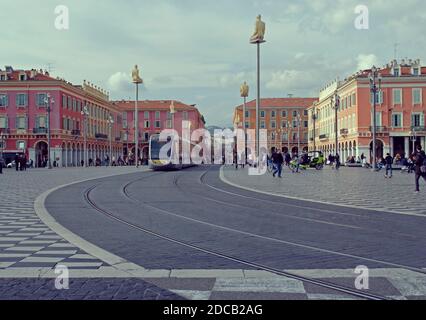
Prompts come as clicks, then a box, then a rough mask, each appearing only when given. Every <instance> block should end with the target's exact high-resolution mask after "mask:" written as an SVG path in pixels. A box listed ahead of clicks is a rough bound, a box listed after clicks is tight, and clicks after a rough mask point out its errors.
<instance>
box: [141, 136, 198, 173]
mask: <svg viewBox="0 0 426 320" xmlns="http://www.w3.org/2000/svg"><path fill="white" fill-rule="evenodd" d="M182 142H183V140H182V139H181V138H179V140H177V139H176V140H173V141H172V138H171V137H168V139H167V141H160V135H159V134H154V135H152V136H151V137H150V139H149V161H148V164H149V168H150V169H152V170H155V171H161V170H163V171H167V170H181V169H183V168H188V167H192V166H194V165H195V164H193V163H192V161H191V162H190V163H185V164H184V163H182V162H183V161H182V159H183V157H182V150H183V148H182ZM168 143H171V147H170V149H169V150H168V152H167V155H166V157H163V158H161V156H160V150H161V149H162V148H163V147H164V146H165V145H166V144H168ZM189 145H190V152H192V149H193V148H194V146H195V144H194V143H189ZM176 152H177V153H178V154H176ZM173 159H178V161H175V163H173V161H172V160H173Z"/></svg>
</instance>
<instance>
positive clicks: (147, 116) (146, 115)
mask: <svg viewBox="0 0 426 320" xmlns="http://www.w3.org/2000/svg"><path fill="white" fill-rule="evenodd" d="M143 117H144V119H149V111H145V112H144V113H143Z"/></svg>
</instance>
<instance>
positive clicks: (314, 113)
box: [312, 109, 317, 151]
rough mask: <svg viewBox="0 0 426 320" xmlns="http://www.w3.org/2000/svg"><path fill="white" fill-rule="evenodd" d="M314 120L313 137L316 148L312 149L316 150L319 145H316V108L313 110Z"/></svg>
mask: <svg viewBox="0 0 426 320" xmlns="http://www.w3.org/2000/svg"><path fill="white" fill-rule="evenodd" d="M312 120H313V122H314V132H313V134H314V137H313V140H314V150H312V151H316V150H317V147H316V141H315V138H316V127H315V126H316V121H317V116H316V112H315V109H313V110H312Z"/></svg>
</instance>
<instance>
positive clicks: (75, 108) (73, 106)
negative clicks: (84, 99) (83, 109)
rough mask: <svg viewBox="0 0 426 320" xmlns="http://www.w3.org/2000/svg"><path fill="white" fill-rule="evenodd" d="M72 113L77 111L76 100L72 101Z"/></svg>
mask: <svg viewBox="0 0 426 320" xmlns="http://www.w3.org/2000/svg"><path fill="white" fill-rule="evenodd" d="M72 111H74V112H75V111H77V101H75V99H74V98H73V99H72Z"/></svg>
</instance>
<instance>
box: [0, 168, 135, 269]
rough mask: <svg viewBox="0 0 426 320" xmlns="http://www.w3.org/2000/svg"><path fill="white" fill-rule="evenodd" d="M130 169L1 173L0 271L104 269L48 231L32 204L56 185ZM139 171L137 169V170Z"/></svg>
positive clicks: (131, 170)
mask: <svg viewBox="0 0 426 320" xmlns="http://www.w3.org/2000/svg"><path fill="white" fill-rule="evenodd" d="M135 170H136V169H134V168H70V169H54V170H47V169H34V170H28V171H25V172H16V171H14V170H4V171H3V172H4V174H3V175H0V270H4V269H10V268H14V269H16V268H18V269H19V268H54V267H55V266H56V265H57V264H62V265H66V266H67V267H69V268H70V269H89V270H96V269H99V268H100V267H102V266H104V263H103V262H102V261H100V260H98V259H97V258H95V257H93V256H91V255H88V254H87V253H86V252H84V251H82V250H80V249H79V248H77V247H75V246H73V245H72V244H70V243H68V242H67V241H65V240H64V239H62V238H61V237H60V236H58V235H57V234H55V233H54V232H53V231H51V230H50V229H49V228H48V227H47V226H46V225H45V224H44V223H43V222H42V221H41V220H40V219H39V218H38V216H37V215H36V213H35V211H34V201H35V199H36V197H37V196H39V195H40V194H41V193H43V192H45V191H47V190H49V189H51V188H54V187H57V186H59V185H63V184H67V183H72V182H75V181H80V180H84V179H89V178H96V177H102V176H106V175H112V174H119V173H131V172H134V171H135ZM139 171H140V169H139Z"/></svg>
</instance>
